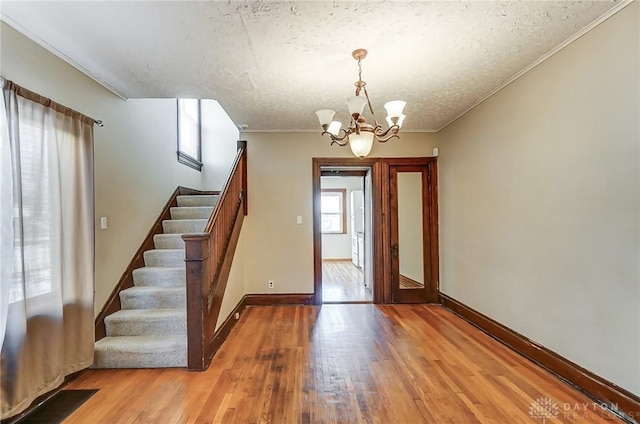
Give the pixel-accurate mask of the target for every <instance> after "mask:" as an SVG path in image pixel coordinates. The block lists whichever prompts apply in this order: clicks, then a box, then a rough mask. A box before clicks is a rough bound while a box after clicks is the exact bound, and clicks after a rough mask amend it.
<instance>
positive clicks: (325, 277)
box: [322, 260, 373, 302]
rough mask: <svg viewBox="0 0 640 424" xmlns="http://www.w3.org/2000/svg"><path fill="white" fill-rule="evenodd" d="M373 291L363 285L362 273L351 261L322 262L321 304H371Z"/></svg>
mask: <svg viewBox="0 0 640 424" xmlns="http://www.w3.org/2000/svg"><path fill="white" fill-rule="evenodd" d="M372 300H373V291H372V290H371V287H365V285H364V271H363V270H362V269H361V268H358V267H356V266H355V265H354V264H353V262H351V260H344V261H335V260H329V261H327V260H323V261H322V301H323V302H371V301H372Z"/></svg>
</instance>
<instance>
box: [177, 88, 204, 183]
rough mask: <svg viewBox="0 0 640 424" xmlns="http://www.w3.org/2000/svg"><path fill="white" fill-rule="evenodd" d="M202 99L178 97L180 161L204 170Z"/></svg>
mask: <svg viewBox="0 0 640 424" xmlns="http://www.w3.org/2000/svg"><path fill="white" fill-rule="evenodd" d="M200 133H201V131H200V100H198V99H178V162H180V163H182V164H185V165H187V166H190V167H192V168H193V169H197V170H198V171H200V170H202V149H201V145H200Z"/></svg>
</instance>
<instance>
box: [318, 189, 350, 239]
mask: <svg viewBox="0 0 640 424" xmlns="http://www.w3.org/2000/svg"><path fill="white" fill-rule="evenodd" d="M346 197H347V190H346V189H343V188H342V189H325V190H322V197H321V202H320V210H321V214H322V232H323V233H324V234H346V233H347V211H346V209H347V208H346Z"/></svg>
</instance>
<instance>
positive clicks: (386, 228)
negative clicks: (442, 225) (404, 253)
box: [381, 157, 440, 303]
mask: <svg viewBox="0 0 640 424" xmlns="http://www.w3.org/2000/svg"><path fill="white" fill-rule="evenodd" d="M403 165H404V166H425V167H426V169H427V186H426V187H425V189H426V190H427V197H428V199H429V205H428V207H429V209H428V213H429V217H430V219H429V224H428V229H426V228H425V230H427V231H429V240H430V246H429V252H430V253H429V257H425V258H424V260H425V261H429V268H430V270H431V273H430V275H429V287H428V296H427V302H428V303H440V296H439V290H440V255H439V242H438V158H437V157H416V158H385V159H382V175H381V178H382V180H381V181H382V182H383V184H382V190H381V192H382V193H381V194H382V198H383V199H387V201H385V202H383V205H382V206H383V216H384V217H385V220H384V225H383V228H382V234H383V246H384V249H383V263H384V264H385V265H386V266H385V267H386V269H388V272H385V274H384V275H382V278H383V286H384V288H385V295H386V296H385V303H398V299H395V298H394V295H393V281H392V275H391V272H392V269H391V263H392V258H391V255H392V253H391V244H392V243H391V225H392V224H391V221H392V219H393V216H392V211H391V210H390V209H391V167H392V166H403ZM425 212H427V210H425V211H423V214H424V213H425ZM425 286H426V282H425Z"/></svg>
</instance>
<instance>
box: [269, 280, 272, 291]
mask: <svg viewBox="0 0 640 424" xmlns="http://www.w3.org/2000/svg"><path fill="white" fill-rule="evenodd" d="M269 288H270V289H272V288H273V280H269Z"/></svg>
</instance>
